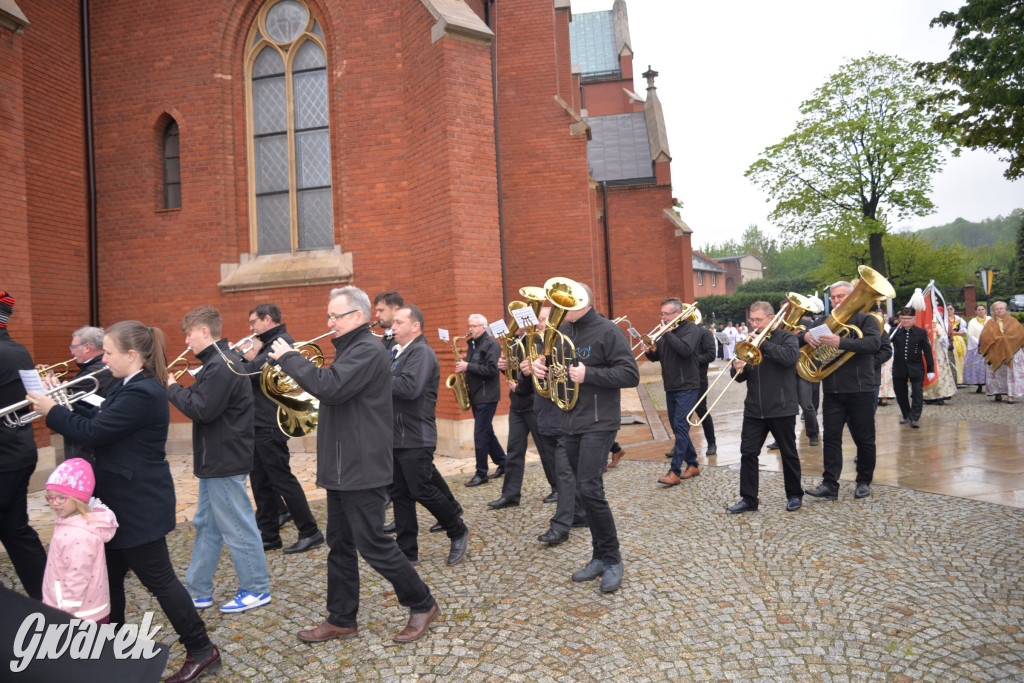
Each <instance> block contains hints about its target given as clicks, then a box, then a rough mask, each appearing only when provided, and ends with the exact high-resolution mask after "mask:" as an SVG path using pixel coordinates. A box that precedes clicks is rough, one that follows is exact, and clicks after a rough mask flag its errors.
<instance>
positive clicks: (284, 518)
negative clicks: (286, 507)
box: [277, 512, 292, 529]
mask: <svg viewBox="0 0 1024 683" xmlns="http://www.w3.org/2000/svg"><path fill="white" fill-rule="evenodd" d="M290 521H292V513H290V512H285V513H284V514H282V515H281V516H280V517H278V518H277V528H278V529H280V528H281V527H283V526H284V525H285V524H287V523H288V522H290Z"/></svg>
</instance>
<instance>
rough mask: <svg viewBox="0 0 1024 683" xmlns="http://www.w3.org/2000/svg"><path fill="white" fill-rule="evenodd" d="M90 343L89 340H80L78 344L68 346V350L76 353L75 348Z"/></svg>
mask: <svg viewBox="0 0 1024 683" xmlns="http://www.w3.org/2000/svg"><path fill="white" fill-rule="evenodd" d="M88 343H89V342H79V343H78V344H72V345H71V346H69V347H68V351H70V352H71V353H74V352H75V349H77V348H78V347H79V346H85V345H86V344H88Z"/></svg>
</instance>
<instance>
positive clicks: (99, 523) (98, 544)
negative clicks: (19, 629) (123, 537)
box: [43, 498, 117, 621]
mask: <svg viewBox="0 0 1024 683" xmlns="http://www.w3.org/2000/svg"><path fill="white" fill-rule="evenodd" d="M89 507H90V511H89V519H88V520H86V519H85V517H83V516H82V515H72V516H70V517H58V518H57V523H56V526H55V527H54V529H53V539H52V540H51V541H50V552H49V553H48V554H47V558H46V572H45V573H44V574H43V602H44V603H45V604H47V605H50V606H51V607H56V608H57V609H61V610H64V611H65V612H70V613H71V614H73V615H74V616H76V617H78V618H80V619H89V620H91V621H98V620H100V619H102V618H103V617H105V616H107V615H108V614H110V587H109V585H108V584H107V559H106V556H105V555H104V554H103V544H104V543H106V542H107V541H109V540H110V539H111V538H113V537H114V532H115V531H116V530H117V518H116V517H115V516H114V513H113V512H112V511H111V510H110V509H109V508H108V507H107V506H106V505H104V504H103V503H101V502H100V501H99V500H98V499H97V498H93V499H92V500H90V501H89Z"/></svg>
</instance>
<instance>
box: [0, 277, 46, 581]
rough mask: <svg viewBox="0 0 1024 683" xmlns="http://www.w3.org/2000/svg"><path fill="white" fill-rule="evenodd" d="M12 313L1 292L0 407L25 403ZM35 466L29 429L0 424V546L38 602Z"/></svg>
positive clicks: (23, 358)
mask: <svg viewBox="0 0 1024 683" xmlns="http://www.w3.org/2000/svg"><path fill="white" fill-rule="evenodd" d="M13 312H14V297H13V296H11V295H10V294H9V293H7V292H5V291H0V404H2V405H0V407H6V406H11V405H14V404H15V403H21V402H22V401H24V400H25V385H24V384H23V383H22V381H21V375H20V374H18V370H32V369H33V365H32V356H31V355H30V354H29V352H28V349H26V348H25V347H24V346H22V345H21V344H19V343H18V342H16V341H14V340H13V339H11V335H10V334H8V333H7V321H8V319H10V317H11V313H13ZM24 412H29V411H28V410H26V411H24ZM37 460H38V453H37V452H36V441H35V438H34V437H33V436H32V425H31V424H25V425H22V426H21V427H14V428H12V427H8V426H7V424H6V422H4V421H2V420H0V543H3V544H4V548H5V549H6V550H7V554H8V555H10V556H11V562H12V563H13V564H14V571H15V572H16V573H17V574H18V579H20V580H21V585H22V586H24V587H25V592H26V593H28V595H29V597H31V598H35V599H36V600H42V599H43V571H44V570H45V569H46V551H44V550H43V544H42V543H40V542H39V534H37V533H36V531H35V529H33V528H32V527H30V526H29V524H28V483H29V479H31V478H32V473H33V472H34V471H35V469H36V461H37Z"/></svg>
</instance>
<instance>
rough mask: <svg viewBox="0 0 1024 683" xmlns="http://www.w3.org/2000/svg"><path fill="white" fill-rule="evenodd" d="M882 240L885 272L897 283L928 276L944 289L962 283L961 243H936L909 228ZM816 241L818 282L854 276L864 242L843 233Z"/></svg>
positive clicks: (920, 284) (921, 282) (920, 283)
mask: <svg viewBox="0 0 1024 683" xmlns="http://www.w3.org/2000/svg"><path fill="white" fill-rule="evenodd" d="M883 242H884V247H885V265H886V272H887V273H888V278H889V280H890V281H891V282H892V283H893V285H895V286H896V287H900V286H906V285H913V286H915V287H924V286H925V285H927V284H928V281H929V280H935V283H936V285H938V287H939V289H942V290H943V291H949V290H952V289H958V288H959V287H962V286H963V282H964V279H963V277H964V275H963V265H964V264H965V263H966V262H967V254H966V250H964V249H963V247H961V246H959V245H955V244H954V245H950V244H947V245H942V246H938V247H936V246H934V245H933V244H931V243H930V242H927V241H925V240H924V239H922V238H921V236H920V235H918V234H916V233H912V232H908V233H894V234H888V235H884V236H883ZM819 245H820V247H821V251H822V255H823V259H822V263H821V265H820V266H819V267H818V268H817V269H815V270H814V271H813V272H812V273H811V277H812V278H813V279H817V280H819V281H821V282H835V281H836V280H851V279H853V278H854V277H856V276H857V266H859V265H861V264H862V263H864V261H865V260H866V258H867V255H868V254H867V251H868V248H867V245H865V244H864V243H863V242H851V241H849V240H847V239H844V238H843V237H842V236H836V237H829V238H826V239H823V240H821V242H820V243H819ZM875 270H878V269H877V268H876V269H875Z"/></svg>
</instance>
